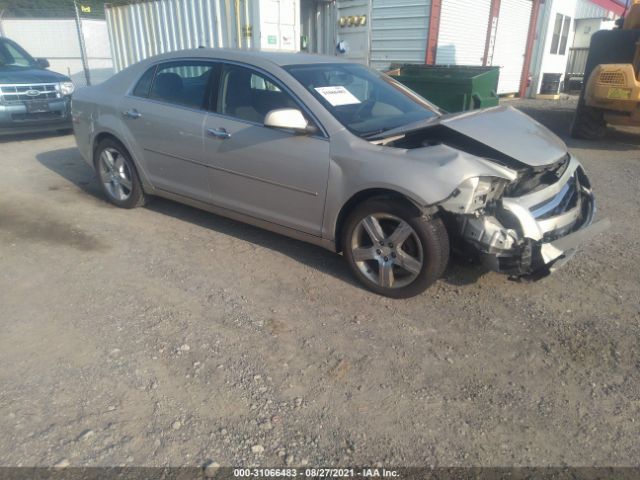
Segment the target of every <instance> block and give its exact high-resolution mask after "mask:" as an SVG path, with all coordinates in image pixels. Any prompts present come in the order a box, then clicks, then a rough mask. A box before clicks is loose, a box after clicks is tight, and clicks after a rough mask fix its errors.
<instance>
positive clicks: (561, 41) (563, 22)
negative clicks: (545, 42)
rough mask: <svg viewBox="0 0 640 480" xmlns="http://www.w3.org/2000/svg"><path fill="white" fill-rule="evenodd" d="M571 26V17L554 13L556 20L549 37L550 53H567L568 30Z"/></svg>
mask: <svg viewBox="0 0 640 480" xmlns="http://www.w3.org/2000/svg"><path fill="white" fill-rule="evenodd" d="M570 28H571V17H569V16H566V15H562V14H561V13H558V14H556V22H555V24H554V26H553V37H552V38H551V53H553V54H556V55H564V54H566V53H567V42H568V41H569V30H570Z"/></svg>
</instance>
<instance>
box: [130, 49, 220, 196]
mask: <svg viewBox="0 0 640 480" xmlns="http://www.w3.org/2000/svg"><path fill="white" fill-rule="evenodd" d="M216 68H217V67H216V64H215V63H214V62H208V61H202V60H181V61H174V62H165V63H161V64H159V65H157V66H156V67H153V68H152V69H150V70H149V71H147V73H145V74H144V75H143V77H142V78H141V79H140V81H139V82H138V85H137V86H136V87H135V88H134V90H133V92H132V94H131V95H128V96H126V97H125V99H124V101H123V105H122V115H123V118H124V120H123V123H124V126H125V129H126V130H127V131H128V133H129V134H130V136H131V137H132V138H133V140H134V141H135V143H136V144H137V145H138V147H139V151H141V152H142V153H141V158H140V159H139V160H140V162H141V164H142V168H143V169H144V172H145V173H146V175H147V177H148V179H149V181H150V182H151V183H152V184H153V186H154V187H156V188H158V189H160V190H164V191H168V192H172V193H176V194H179V195H182V196H186V197H190V198H194V199H197V200H201V201H207V202H208V201H210V200H211V194H210V185H209V181H208V171H207V165H206V159H205V157H204V154H203V138H202V131H203V130H202V129H203V125H204V121H205V118H206V115H207V114H206V109H205V105H206V104H207V97H208V93H209V89H210V85H211V83H210V82H211V81H212V79H213V78H215V74H216Z"/></svg>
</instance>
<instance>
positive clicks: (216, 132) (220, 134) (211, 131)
mask: <svg viewBox="0 0 640 480" xmlns="http://www.w3.org/2000/svg"><path fill="white" fill-rule="evenodd" d="M207 134H208V135H209V136H211V137H216V138H221V139H222V140H226V139H227V138H231V134H230V133H229V132H227V131H226V130H225V129H224V128H207Z"/></svg>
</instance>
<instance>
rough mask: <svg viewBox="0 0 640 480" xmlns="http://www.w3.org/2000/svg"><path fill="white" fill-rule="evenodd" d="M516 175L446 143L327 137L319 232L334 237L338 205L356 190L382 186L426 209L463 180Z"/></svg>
mask: <svg viewBox="0 0 640 480" xmlns="http://www.w3.org/2000/svg"><path fill="white" fill-rule="evenodd" d="M516 176H517V174H516V172H514V171H513V170H510V169H508V168H506V167H503V166H501V165H499V164H497V163H494V162H491V161H488V160H485V159H482V158H479V157H476V156H473V155H470V154H468V153H464V152H461V151H459V150H456V149H454V148H451V147H448V146H446V145H442V144H441V145H434V146H428V147H422V148H416V149H399V148H392V147H385V146H379V145H373V144H371V143H369V142H366V141H364V140H361V139H358V138H357V137H354V136H352V135H350V134H348V133H347V132H344V133H343V134H341V135H334V136H333V137H332V139H331V163H330V169H329V185H328V189H327V201H326V208H325V218H324V221H323V229H322V233H323V237H324V238H326V239H328V240H335V232H336V228H337V221H338V216H339V214H340V211H341V209H342V207H343V206H344V205H345V204H346V203H347V202H348V200H349V199H350V198H352V197H353V196H354V195H356V194H357V193H358V192H362V191H364V190H368V189H371V188H383V189H385V190H391V191H394V192H397V193H400V194H402V195H404V196H405V197H407V198H408V199H410V200H411V201H412V202H413V203H415V204H416V205H418V206H420V207H422V208H427V207H429V206H433V205H437V204H438V203H440V202H442V201H444V200H446V199H447V198H448V197H450V196H451V194H452V193H453V192H454V191H455V189H456V188H457V187H458V186H459V185H460V184H461V183H462V182H464V181H465V180H467V179H469V178H472V177H498V178H504V179H506V180H509V181H512V180H514V179H515V178H516Z"/></svg>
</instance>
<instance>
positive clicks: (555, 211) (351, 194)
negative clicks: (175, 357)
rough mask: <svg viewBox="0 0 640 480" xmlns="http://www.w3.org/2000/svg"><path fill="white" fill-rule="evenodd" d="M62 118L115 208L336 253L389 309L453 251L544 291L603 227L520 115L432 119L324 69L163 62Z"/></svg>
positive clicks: (375, 76) (579, 177)
mask: <svg viewBox="0 0 640 480" xmlns="http://www.w3.org/2000/svg"><path fill="white" fill-rule="evenodd" d="M72 110H73V120H74V125H75V135H76V140H77V143H78V146H79V148H80V151H81V153H82V155H83V156H84V158H85V159H86V161H87V162H88V163H89V165H91V166H92V167H93V168H95V170H96V172H97V174H98V178H99V181H100V185H101V186H102V189H103V191H104V193H105V195H106V196H107V198H108V199H109V200H110V201H111V202H112V203H114V204H115V205H117V206H120V207H124V208H132V207H136V206H140V205H143V204H144V203H145V201H146V200H147V199H148V198H149V196H152V195H157V196H163V197H166V198H170V199H173V200H176V201H179V202H183V203H187V204H189V205H193V206H195V207H198V208H202V209H205V210H208V211H211V212H214V213H217V214H220V215H224V216H228V217H231V218H235V219H237V220H240V221H244V222H247V223H251V224H254V225H257V226H260V227H263V228H266V229H269V230H272V231H275V232H278V233H282V234H284V235H288V236H290V237H293V238H296V239H300V240H303V241H307V242H310V243H313V244H316V245H320V246H322V247H324V248H327V249H330V250H333V251H336V252H342V253H343V254H344V257H345V259H346V260H347V262H348V264H349V266H350V268H351V270H352V271H353V273H354V274H355V276H356V277H357V278H358V280H360V281H361V282H362V284H363V285H365V286H366V287H367V288H369V289H370V290H372V291H374V292H376V293H379V294H382V295H387V296H390V297H395V298H401V297H410V296H413V295H417V294H419V293H421V292H422V291H424V290H425V289H426V288H428V287H429V286H430V285H431V284H432V283H433V282H435V281H436V280H437V279H438V278H439V277H440V276H441V275H442V274H443V272H444V270H445V268H446V266H447V262H448V260H449V255H450V250H451V249H456V250H459V251H461V252H464V253H465V254H471V255H473V256H476V257H478V258H479V259H481V260H482V261H483V263H484V264H485V265H487V266H488V267H489V268H491V269H493V270H495V271H498V272H503V273H506V274H509V275H512V276H516V277H520V276H541V275H545V274H548V273H549V272H551V271H552V270H554V269H555V268H556V267H558V266H559V265H560V264H562V263H564V262H565V261H566V260H567V259H568V258H569V257H571V256H572V255H573V253H575V251H576V248H577V247H578V245H580V244H581V243H583V242H584V241H585V240H586V239H587V238H588V237H590V236H593V235H594V234H595V233H597V232H598V231H600V230H602V229H603V228H605V227H606V224H604V223H603V222H601V223H599V224H597V225H592V222H593V218H594V213H595V200H594V196H593V193H592V190H591V184H590V182H589V179H588V177H587V174H586V173H585V171H584V169H583V168H582V166H581V165H580V163H579V161H578V160H577V159H576V158H574V157H573V156H572V155H571V154H569V153H568V151H567V148H566V146H565V145H564V144H563V143H562V141H561V140H560V139H559V138H558V137H556V136H555V135H553V134H552V133H551V132H549V131H548V130H547V129H546V128H544V127H543V126H541V125H540V124H538V123H537V122H535V121H533V120H532V119H530V118H529V117H527V116H526V115H524V114H522V113H520V112H519V111H517V110H515V109H513V108H510V107H496V108H493V109H488V110H484V111H477V112H471V113H465V114H460V115H448V114H443V113H442V112H440V111H439V110H438V109H437V108H436V107H435V106H433V105H432V104H430V103H429V102H427V101H426V100H424V99H423V98H422V97H420V96H418V95H417V94H415V93H414V92H412V91H410V90H409V89H407V88H406V87H404V86H403V85H401V84H399V83H398V82H396V81H395V80H393V79H392V78H390V77H387V76H385V75H383V74H380V73H378V72H376V71H373V70H370V69H368V68H366V67H364V66H362V65H358V64H352V63H348V62H342V61H339V60H337V59H336V58H333V57H318V56H314V55H305V54H285V53H264V52H262V53H260V52H242V51H231V50H229V51H227V50H209V49H198V50H191V51H183V52H175V53H171V54H166V55H162V56H159V57H154V58H151V59H148V60H145V61H143V62H141V63H139V64H137V65H134V66H132V67H130V68H128V69H126V70H124V71H123V72H120V73H119V74H117V75H115V76H114V77H113V78H111V79H110V80H108V81H107V82H105V83H103V84H101V85H99V86H95V87H90V88H86V89H82V90H80V91H78V92H77V93H76V94H75V95H74V99H73V107H72ZM212 261H215V259H214V258H212ZM274 268H276V267H275V266H274Z"/></svg>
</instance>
